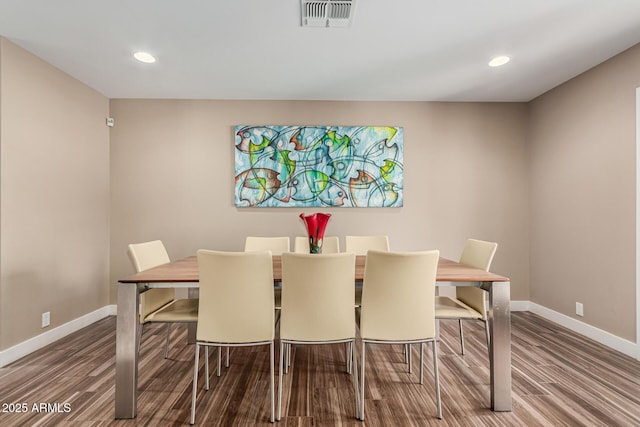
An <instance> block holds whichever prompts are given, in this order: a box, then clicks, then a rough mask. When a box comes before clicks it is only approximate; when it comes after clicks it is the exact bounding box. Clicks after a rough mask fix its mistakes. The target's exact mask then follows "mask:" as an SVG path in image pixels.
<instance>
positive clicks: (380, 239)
mask: <svg viewBox="0 0 640 427" xmlns="http://www.w3.org/2000/svg"><path fill="white" fill-rule="evenodd" d="M344 243H345V252H353V253H354V254H356V255H366V254H367V251H368V250H369V249H373V250H375V251H389V237H388V236H345V238H344Z"/></svg>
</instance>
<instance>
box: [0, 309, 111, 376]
mask: <svg viewBox="0 0 640 427" xmlns="http://www.w3.org/2000/svg"><path fill="white" fill-rule="evenodd" d="M115 314H116V306H115V305H107V306H104V307H102V308H100V309H98V310H96V311H93V312H91V313H88V314H85V315H84V316H82V317H79V318H77V319H74V320H72V321H70V322H67V323H65V324H64V325H60V326H58V327H56V328H53V329H51V330H49V331H47V332H44V333H42V334H40V335H37V336H35V337H33V338H30V339H28V340H26V341H23V342H21V343H20V344H16V345H14V346H13V347H9V348H8V349H6V350H3V351H0V368H2V367H3V366H6V365H8V364H9V363H11V362H15V361H16V360H18V359H20V358H21V357H23V356H26V355H27V354H29V353H32V352H34V351H36V350H38V349H40V348H42V347H44V346H46V345H49V344H51V343H52V342H55V341H57V340H59V339H60V338H63V337H65V336H67V335H69V334H71V333H73V332H75V331H77V330H80V329H82V328H84V327H85V326H89V325H90V324H92V323H94V322H97V321H98V320H100V319H104V318H105V317H107V316H114V315H115Z"/></svg>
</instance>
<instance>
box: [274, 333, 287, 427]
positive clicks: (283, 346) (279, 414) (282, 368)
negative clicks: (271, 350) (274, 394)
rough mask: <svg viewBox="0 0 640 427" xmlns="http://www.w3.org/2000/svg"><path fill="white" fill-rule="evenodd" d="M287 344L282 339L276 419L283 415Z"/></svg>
mask: <svg viewBox="0 0 640 427" xmlns="http://www.w3.org/2000/svg"><path fill="white" fill-rule="evenodd" d="M285 346H286V344H284V343H283V342H282V341H280V369H279V370H278V416H277V417H276V419H277V420H278V421H280V417H281V415H282V371H283V370H284V365H285V363H284V352H285Z"/></svg>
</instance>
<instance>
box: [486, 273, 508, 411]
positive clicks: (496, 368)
mask: <svg viewBox="0 0 640 427" xmlns="http://www.w3.org/2000/svg"><path fill="white" fill-rule="evenodd" d="M482 285H483V286H482V287H483V288H485V289H486V288H487V287H488V290H489V319H488V320H489V332H490V334H491V346H490V349H489V355H490V363H491V409H492V410H494V411H498V412H501V411H511V309H510V303H511V301H510V300H511V295H510V287H511V286H510V282H489V283H483V284H482Z"/></svg>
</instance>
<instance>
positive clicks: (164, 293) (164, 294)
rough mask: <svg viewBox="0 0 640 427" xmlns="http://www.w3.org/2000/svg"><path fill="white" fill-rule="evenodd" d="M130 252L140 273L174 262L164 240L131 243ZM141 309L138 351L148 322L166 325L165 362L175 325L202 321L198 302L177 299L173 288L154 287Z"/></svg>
mask: <svg viewBox="0 0 640 427" xmlns="http://www.w3.org/2000/svg"><path fill="white" fill-rule="evenodd" d="M127 253H128V255H129V259H130V260H131V263H132V264H133V268H134V269H135V270H136V272H137V273H139V272H141V271H144V270H148V269H150V268H152V267H157V266H159V265H162V264H166V263H168V262H169V261H170V259H169V255H168V254H167V251H166V249H165V247H164V245H163V244H162V242H161V241H160V240H154V241H151V242H145V243H135V244H131V245H129V248H128V251H127ZM140 307H141V309H140V326H139V328H138V349H139V348H140V341H141V339H142V329H143V327H144V325H145V324H146V323H166V324H167V339H166V342H165V348H164V357H165V359H166V358H167V355H168V353H169V335H170V333H171V324H172V323H189V322H194V323H195V322H196V321H197V320H198V300H197V299H175V290H174V289H173V288H153V289H149V290H148V291H146V292H144V293H142V294H141V295H140Z"/></svg>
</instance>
